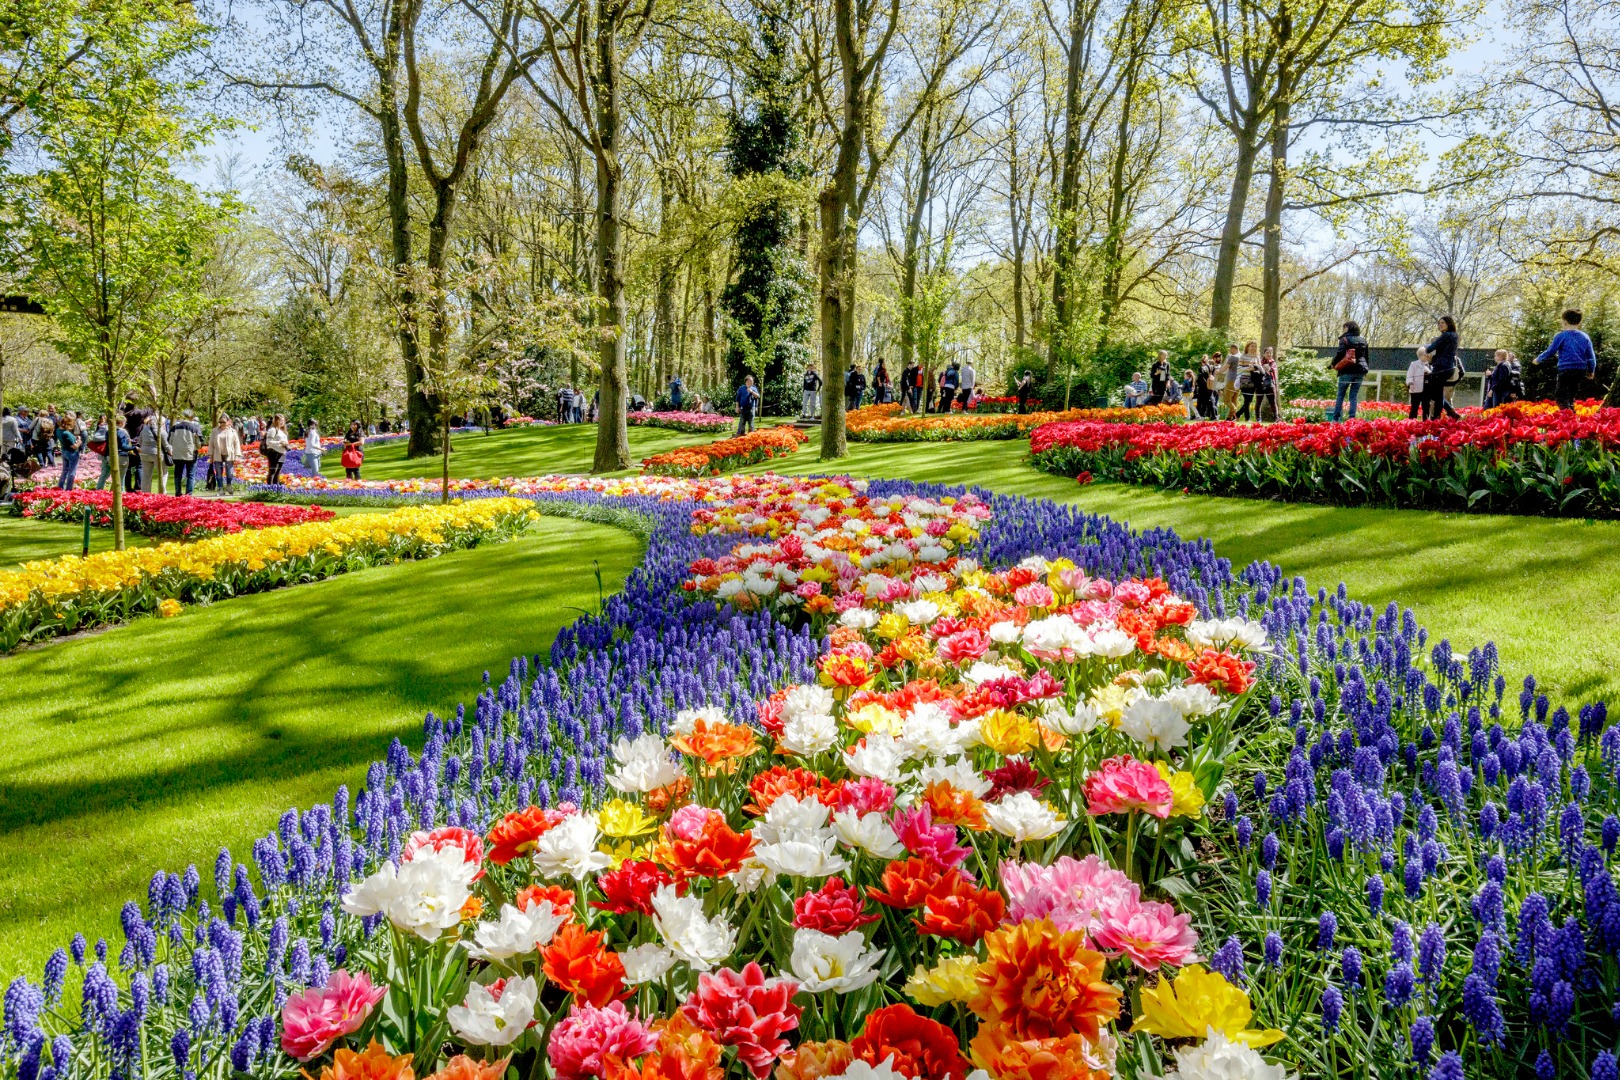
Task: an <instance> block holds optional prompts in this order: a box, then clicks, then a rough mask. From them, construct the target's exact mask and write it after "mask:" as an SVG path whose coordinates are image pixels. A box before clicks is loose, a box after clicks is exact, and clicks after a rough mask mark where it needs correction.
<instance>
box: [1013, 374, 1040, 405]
mask: <svg viewBox="0 0 1620 1080" xmlns="http://www.w3.org/2000/svg"><path fill="white" fill-rule="evenodd" d="M1034 393H1035V376H1034V375H1033V374H1032V373H1031V372H1030V371H1029V369H1027V368H1026V369H1025V370H1024V374H1023V375H1022V376H1021V377H1020V378H1019V380H1018V386H1017V388H1016V389H1014V390H1013V397H1014V398H1015V399H1017V401H1018V415H1019V416H1023V415H1024V414H1025V413H1027V412H1029V399H1030V397H1031V396H1032V395H1033V394H1034Z"/></svg>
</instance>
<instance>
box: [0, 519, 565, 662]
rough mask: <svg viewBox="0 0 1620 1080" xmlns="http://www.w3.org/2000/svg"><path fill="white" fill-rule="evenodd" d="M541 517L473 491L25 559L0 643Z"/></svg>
mask: <svg viewBox="0 0 1620 1080" xmlns="http://www.w3.org/2000/svg"><path fill="white" fill-rule="evenodd" d="M538 516H539V514H538V512H537V511H536V510H535V508H534V504H533V503H531V502H530V501H529V500H527V499H514V498H498V499H477V500H474V501H472V502H465V503H463V502H456V503H451V504H450V505H448V506H410V507H406V508H404V509H401V510H395V511H393V512H391V513H387V514H356V515H354V516H352V517H346V518H338V519H336V520H334V521H321V522H311V523H309V524H306V525H287V526H281V527H276V528H268V529H248V530H244V531H242V532H239V533H232V534H227V535H223V536H214V537H210V538H208V539H206V540H199V541H197V542H196V543H189V544H188V543H178V542H177V543H168V544H157V545H154V546H152V547H141V548H129V549H127V550H125V551H104V552H99V553H97V554H95V555H91V556H89V557H87V558H82V557H80V556H78V555H64V556H62V557H61V558H58V559H43V560H40V561H38V562H30V563H24V564H23V565H22V566H21V567H20V568H18V569H16V570H12V571H8V572H4V573H0V652H6V651H9V650H11V649H13V648H15V647H16V646H17V645H18V644H20V643H22V642H25V641H37V640H41V639H43V638H48V637H52V636H54V635H57V634H67V633H72V632H73V631H75V630H82V629H85V628H87V627H92V626H99V625H102V624H104V623H112V622H120V621H123V620H125V619H128V618H131V617H132V616H135V615H141V614H146V613H149V612H157V613H159V614H162V615H165V616H168V615H174V614H177V613H178V611H179V608H180V605H181V604H182V603H198V602H203V603H206V602H208V601H210V600H217V599H222V598H224V597H228V596H236V595H239V594H242V593H253V592H263V591H265V590H267V589H274V588H277V587H279V586H282V585H289V584H293V583H296V582H301V581H313V580H316V579H319V578H323V577H328V576H330V575H332V574H341V573H344V572H345V571H348V570H359V569H363V568H365V567H368V566H378V565H382V564H385V563H393V562H400V561H403V560H406V559H425V558H431V557H433V556H435V555H440V554H443V553H444V552H446V551H454V550H456V549H458V548H466V547H472V546H473V545H475V544H478V543H479V542H481V541H484V540H506V539H510V538H511V537H512V536H515V535H516V534H517V533H519V532H521V531H522V530H523V529H524V528H526V527H527V526H528V524H529V522H530V521H532V520H534V519H535V518H536V517H538Z"/></svg>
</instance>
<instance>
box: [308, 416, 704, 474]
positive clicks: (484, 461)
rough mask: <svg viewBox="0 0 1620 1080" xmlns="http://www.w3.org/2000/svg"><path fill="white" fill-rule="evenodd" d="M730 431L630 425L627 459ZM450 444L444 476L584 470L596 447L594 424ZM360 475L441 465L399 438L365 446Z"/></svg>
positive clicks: (428, 470)
mask: <svg viewBox="0 0 1620 1080" xmlns="http://www.w3.org/2000/svg"><path fill="white" fill-rule="evenodd" d="M730 434H731V432H730V431H729V430H725V431H721V432H718V433H715V434H709V435H694V434H688V433H686V432H681V431H669V430H666V429H664V428H648V427H634V426H632V427H631V428H630V458H631V460H632V461H638V462H639V461H640V460H641V459H642V458H645V457H651V456H652V455H653V454H661V453H663V452H664V451H666V450H673V449H675V448H676V447H677V446H695V445H697V444H698V443H705V442H713V441H714V440H715V439H723V438H725V437H726V436H728V435H730ZM450 447H451V454H450V475H451V476H452V477H454V478H457V479H460V478H463V477H469V476H488V477H501V476H540V475H542V474H544V473H578V472H589V471H590V468H591V457H592V455H593V454H594V453H595V450H596V425H595V424H564V425H561V426H554V427H521V428H508V429H506V430H504V431H492V432H490V433H489V434H488V435H485V434H484V433H483V432H472V433H469V434H465V435H456V436H454V437H452V439H451V441H450ZM326 463H327V464H329V465H332V466H336V465H337V455H336V454H328V455H327V458H326ZM323 468H324V466H323ZM324 471H325V472H326V474H327V475H328V476H339V477H341V476H342V475H343V470H342V469H341V468H338V469H336V471H334V470H333V469H332V468H325V469H324ZM634 471H635V470H633V469H632V470H630V472H634ZM360 475H361V476H362V477H364V478H365V479H367V480H399V479H403V478H405V477H411V476H426V477H437V476H439V475H441V466H440V464H439V459H438V458H427V459H425V458H417V459H415V460H410V459H407V458H406V457H405V441H404V440H403V439H402V440H399V441H396V442H388V443H381V444H379V445H377V446H371V447H367V448H366V463H365V465H364V466H363V467H362V468H361V470H360Z"/></svg>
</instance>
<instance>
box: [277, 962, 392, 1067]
mask: <svg viewBox="0 0 1620 1080" xmlns="http://www.w3.org/2000/svg"><path fill="white" fill-rule="evenodd" d="M386 993H388V988H387V987H386V986H374V985H373V984H372V982H371V978H370V977H369V976H368V975H366V973H365V972H363V971H362V972H361V973H360V974H358V975H350V974H349V973H348V972H347V971H344V970H343V969H342V968H339V969H338V970H337V971H334V972H332V977H331V978H330V979H328V980H327V981H326V985H325V986H324V987H321V986H312V987H310V988H309V989H308V990H305V991H304V992H303V993H302V994H295V995H293V996H292V997H289V998H288V999H287V1003H286V1004H285V1005H283V1006H282V1007H281V1049H282V1050H284V1051H286V1053H287V1054H288V1056H290V1057H294V1058H297V1059H298V1060H299V1061H311V1060H313V1059H314V1058H318V1057H320V1056H321V1055H322V1054H324V1053H326V1050H327V1048H328V1047H330V1046H331V1045H332V1044H333V1043H335V1042H337V1041H338V1040H339V1039H341V1038H342V1037H343V1036H345V1035H348V1034H350V1033H351V1032H355V1031H358V1030H360V1026H361V1025H362V1024H364V1023H365V1022H366V1017H368V1016H370V1015H371V1010H372V1009H373V1008H374V1007H375V1006H376V1004H377V1002H379V1001H381V1000H382V999H383V995H384V994H386Z"/></svg>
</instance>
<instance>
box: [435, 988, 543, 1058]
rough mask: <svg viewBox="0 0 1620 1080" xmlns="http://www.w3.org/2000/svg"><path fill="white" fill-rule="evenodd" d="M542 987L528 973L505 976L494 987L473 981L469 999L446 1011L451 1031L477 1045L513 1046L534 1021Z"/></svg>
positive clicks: (469, 990) (463, 1039)
mask: <svg viewBox="0 0 1620 1080" xmlns="http://www.w3.org/2000/svg"><path fill="white" fill-rule="evenodd" d="M539 999H540V988H539V987H538V986H537V985H536V984H535V981H534V980H533V979H531V978H530V977H529V976H527V975H519V976H517V977H516V978H511V979H505V980H502V982H500V983H496V984H494V985H492V986H485V985H483V984H482V983H473V984H472V985H471V986H469V987H468V988H467V999H466V1000H465V1001H463V1002H462V1003H461V1004H460V1005H452V1006H450V1008H449V1009H448V1010H446V1012H445V1018H446V1019H447V1020H449V1021H450V1030H451V1031H454V1032H455V1033H456V1034H457V1035H458V1036H460V1038H461V1040H462V1041H463V1042H467V1043H472V1044H474V1045H477V1046H510V1045H511V1044H512V1043H514V1042H517V1040H518V1039H519V1037H521V1036H522V1034H523V1033H524V1032H525V1031H527V1030H529V1025H530V1024H531V1023H533V1022H534V1006H535V1002H536V1001H538V1000H539Z"/></svg>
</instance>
